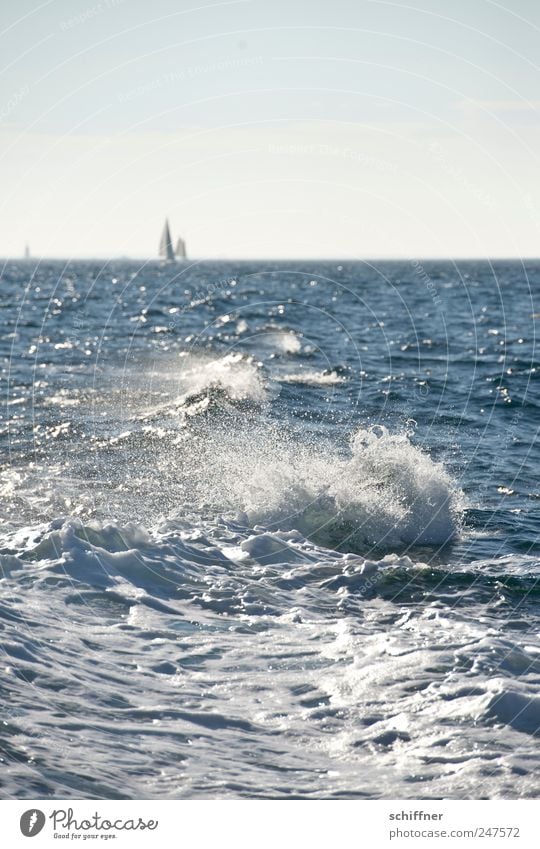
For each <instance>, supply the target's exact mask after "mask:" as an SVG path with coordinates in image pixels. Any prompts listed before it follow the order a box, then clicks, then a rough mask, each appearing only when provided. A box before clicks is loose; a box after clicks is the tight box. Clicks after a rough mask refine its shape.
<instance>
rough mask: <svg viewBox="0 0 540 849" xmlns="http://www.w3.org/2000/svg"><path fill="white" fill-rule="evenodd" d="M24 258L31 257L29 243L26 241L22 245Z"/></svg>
mask: <svg viewBox="0 0 540 849" xmlns="http://www.w3.org/2000/svg"><path fill="white" fill-rule="evenodd" d="M24 258H25V259H31V258H32V257H31V254H30V245H29V244H28V243H26V245H25V246H24Z"/></svg>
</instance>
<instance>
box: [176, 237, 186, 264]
mask: <svg viewBox="0 0 540 849" xmlns="http://www.w3.org/2000/svg"><path fill="white" fill-rule="evenodd" d="M186 257H187V254H186V243H185V242H184V240H183V239H178V241H177V242H176V258H177V259H186Z"/></svg>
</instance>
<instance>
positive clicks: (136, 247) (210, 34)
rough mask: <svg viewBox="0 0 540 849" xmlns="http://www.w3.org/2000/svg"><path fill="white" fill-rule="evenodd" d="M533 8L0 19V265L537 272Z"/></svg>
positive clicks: (436, 3)
mask: <svg viewBox="0 0 540 849" xmlns="http://www.w3.org/2000/svg"><path fill="white" fill-rule="evenodd" d="M539 46H540V3H538V0H511V1H510V0H507V2H506V3H499V2H492V0H452V2H450V0H444V1H443V0H410V3H408V2H402V0H394V2H386V0H230V2H213V3H212V2H207V3H205V4H204V5H203V4H201V3H200V2H199V0H153V2H148V0H45V2H40V0H17V2H16V3H15V2H8V0H3V2H1V5H0V68H1V69H2V70H1V76H0V81H1V82H0V186H1V189H2V191H1V194H0V255H2V256H14V255H20V254H21V253H22V250H23V247H24V243H25V241H29V242H30V245H31V248H32V252H33V253H34V254H35V255H37V256H41V255H43V256H100V257H107V256H118V255H129V256H134V257H145V256H153V255H155V253H156V250H157V243H158V240H159V235H160V231H161V228H162V225H163V219H164V218H165V216H166V215H168V216H169V219H170V223H171V229H172V231H173V236H174V237H176V236H177V235H183V236H184V237H185V239H186V241H187V244H188V251H189V253H190V255H191V256H212V257H287V258H290V257H310V256H313V257H325V256H327V257H383V256H384V257H391V256H414V257H429V256H480V257H482V256H488V255H489V256H515V255H521V256H523V255H528V256H538V255H540V160H539V157H540V67H539V65H540V50H539Z"/></svg>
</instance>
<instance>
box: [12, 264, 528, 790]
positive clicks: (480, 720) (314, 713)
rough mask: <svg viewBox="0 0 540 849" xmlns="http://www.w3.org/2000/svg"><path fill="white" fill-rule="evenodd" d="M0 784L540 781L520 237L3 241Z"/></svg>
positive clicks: (524, 786) (484, 786) (514, 784)
mask: <svg viewBox="0 0 540 849" xmlns="http://www.w3.org/2000/svg"><path fill="white" fill-rule="evenodd" d="M0 268H1V276H0V301H1V325H0V329H1V351H0V354H1V367H2V380H1V384H2V405H1V414H2V420H1V422H0V426H1V427H0V452H1V455H0V459H1V483H0V491H1V508H0V511H1V512H0V555H1V556H0V577H1V580H0V629H1V630H0V649H1V653H0V667H1V675H0V690H1V704H2V709H1V716H0V762H1V769H0V795H1V796H2V798H5V799H9V798H18V799H22V798H28V799H30V798H31V799H55V798H57V799H344V800H346V799H495V798H508V799H514V798H522V797H529V798H531V797H538V796H539V795H540V750H539V747H538V737H539V736H540V694H539V690H538V687H539V684H540V586H539V583H538V578H539V576H540V547H539V532H540V516H539V508H540V500H539V499H540V483H539V474H538V472H539V468H540V457H539V451H538V442H537V439H536V437H537V428H538V425H539V423H540V394H539V388H538V387H539V384H538V376H539V368H540V365H539V358H538V351H537V346H536V341H535V328H536V326H537V325H536V322H537V320H538V318H540V306H539V304H538V294H539V286H540V262H537V261H533V260H524V261H518V260H512V261H510V260H509V261H505V260H497V261H492V262H489V261H450V260H448V261H443V260H440V261H434V260H433V261H421V260H403V261H392V262H390V261H374V262H368V261H362V262H353V261H345V260H343V261H338V260H332V261H318V260H317V261H310V260H305V261H294V262H285V261H280V262H278V261H270V260H269V261H258V262H249V261H239V262H234V261H222V262H217V261H201V262H193V261H185V262H179V263H176V264H172V265H165V264H160V263H159V262H155V261H153V262H145V263H142V262H135V261H129V260H115V261H107V262H99V261H49V260H44V261H37V260H36V261H33V260H28V261H3V263H2V265H1V266H0Z"/></svg>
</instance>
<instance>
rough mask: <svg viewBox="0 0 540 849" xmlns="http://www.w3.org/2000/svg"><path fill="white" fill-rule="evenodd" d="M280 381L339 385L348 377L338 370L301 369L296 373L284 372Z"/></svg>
mask: <svg viewBox="0 0 540 849" xmlns="http://www.w3.org/2000/svg"><path fill="white" fill-rule="evenodd" d="M279 380H280V383H298V384H302V385H303V386H337V385H338V384H340V383H345V382H346V378H345V377H344V376H343V375H341V374H338V373H337V371H334V370H327V371H301V372H297V373H294V374H283V375H280V377H279Z"/></svg>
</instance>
